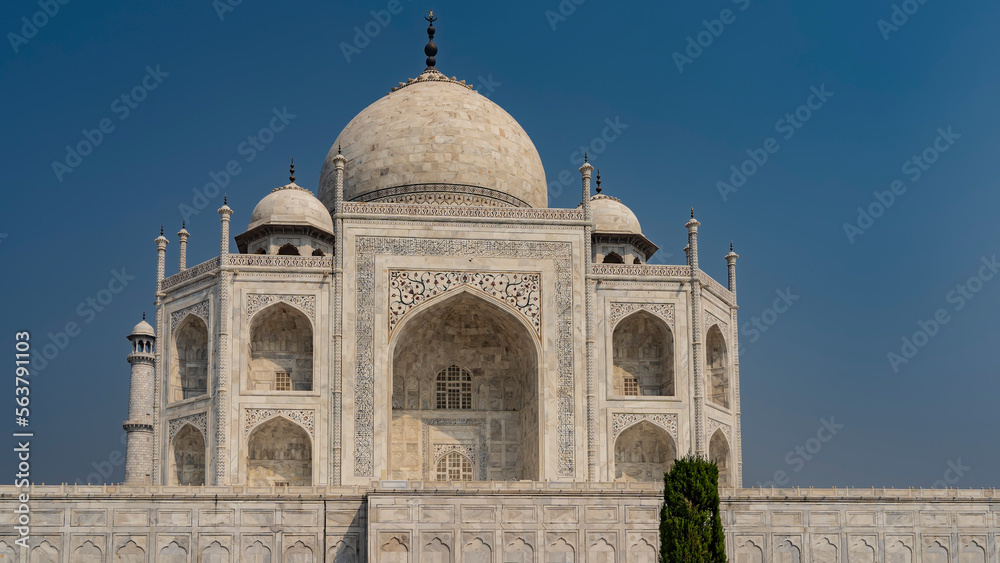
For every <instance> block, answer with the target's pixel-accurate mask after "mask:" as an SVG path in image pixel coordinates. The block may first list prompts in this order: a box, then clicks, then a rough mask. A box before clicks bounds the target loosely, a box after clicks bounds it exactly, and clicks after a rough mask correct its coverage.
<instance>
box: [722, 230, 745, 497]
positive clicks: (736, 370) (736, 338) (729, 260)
mask: <svg viewBox="0 0 1000 563" xmlns="http://www.w3.org/2000/svg"><path fill="white" fill-rule="evenodd" d="M739 257H740V255H739V254H736V252H734V251H733V241H729V254H726V264H727V265H728V266H729V291H731V292H733V301H734V303H733V306H732V307H730V308H729V317H730V325H729V326H731V327H733V333H732V334H731V335H730V337H731V338H732V341H733V348H732V349H733V397H735V401H734V403H735V404H734V405H733V410H734V411H735V415H736V420H735V422H736V443H735V444H733V450H734V451H735V452H736V455H735V458H736V463H735V464H734V465H735V470H736V471H735V473H736V475H734V478H733V486H735V487H742V486H743V436H742V431H741V426H742V418H743V417H742V416H741V414H740V331H739V330H737V327H739V326H740V324H739V320H738V319H737V317H736V312H737V310H739V307H738V306H737V305H736V303H735V300H736V259H737V258H739Z"/></svg>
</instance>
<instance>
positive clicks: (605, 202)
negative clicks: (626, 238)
mask: <svg viewBox="0 0 1000 563" xmlns="http://www.w3.org/2000/svg"><path fill="white" fill-rule="evenodd" d="M590 212H591V214H592V215H593V217H594V232H595V233H630V234H637V235H639V234H642V228H640V226H639V219H638V218H636V216H635V213H632V210H631V209H629V208H628V207H626V206H625V204H624V203H622V202H621V200H620V199H618V198H616V197H611V196H607V195H603V194H597V195H595V196H594V197H592V198H590Z"/></svg>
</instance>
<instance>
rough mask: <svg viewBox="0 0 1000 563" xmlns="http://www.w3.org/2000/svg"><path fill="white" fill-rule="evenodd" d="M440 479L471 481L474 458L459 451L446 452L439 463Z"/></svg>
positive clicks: (438, 473) (437, 476) (438, 476)
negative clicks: (471, 458)
mask: <svg viewBox="0 0 1000 563" xmlns="http://www.w3.org/2000/svg"><path fill="white" fill-rule="evenodd" d="M436 479H437V480H438V481H471V480H472V460H470V459H469V458H467V457H465V456H464V455H462V454H460V453H458V452H451V453H448V454H445V456H444V457H442V458H441V459H440V460H439V461H438V464H437V475H436Z"/></svg>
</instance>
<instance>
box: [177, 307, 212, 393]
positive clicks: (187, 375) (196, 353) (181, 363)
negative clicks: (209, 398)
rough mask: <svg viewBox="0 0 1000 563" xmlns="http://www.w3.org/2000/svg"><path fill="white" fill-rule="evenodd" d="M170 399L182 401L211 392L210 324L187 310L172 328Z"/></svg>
mask: <svg viewBox="0 0 1000 563" xmlns="http://www.w3.org/2000/svg"><path fill="white" fill-rule="evenodd" d="M172 336H173V339H172V340H173V350H172V352H173V359H174V361H173V362H171V365H170V400H171V401H180V400H183V399H190V398H192V397H198V396H201V395H205V394H206V393H208V357H209V353H208V325H207V324H205V320H204V319H202V318H201V317H199V316H198V315H195V314H194V313H188V314H187V315H186V316H185V317H184V318H183V319H182V320H181V322H180V323H178V324H177V328H176V329H174V331H173V335H172Z"/></svg>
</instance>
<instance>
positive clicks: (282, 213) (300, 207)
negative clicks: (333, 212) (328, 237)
mask: <svg viewBox="0 0 1000 563" xmlns="http://www.w3.org/2000/svg"><path fill="white" fill-rule="evenodd" d="M261 225H310V226H313V227H316V228H317V229H320V230H322V231H326V232H327V233H333V218H331V217H330V212H329V211H327V209H326V207H324V206H323V204H322V203H320V201H319V200H318V199H316V196H314V195H313V194H312V192H310V191H309V190H307V189H305V188H303V187H301V186H299V185H297V184H296V183H295V182H292V183H291V184H288V185H286V186H281V187H280V188H274V189H273V190H271V193H269V194H267V195H266V196H265V197H264V199H262V200H260V203H258V204H257V207H254V208H253V213H252V214H251V215H250V225H249V226H248V227H247V230H248V231H249V230H251V229H254V228H256V227H259V226H261Z"/></svg>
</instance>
